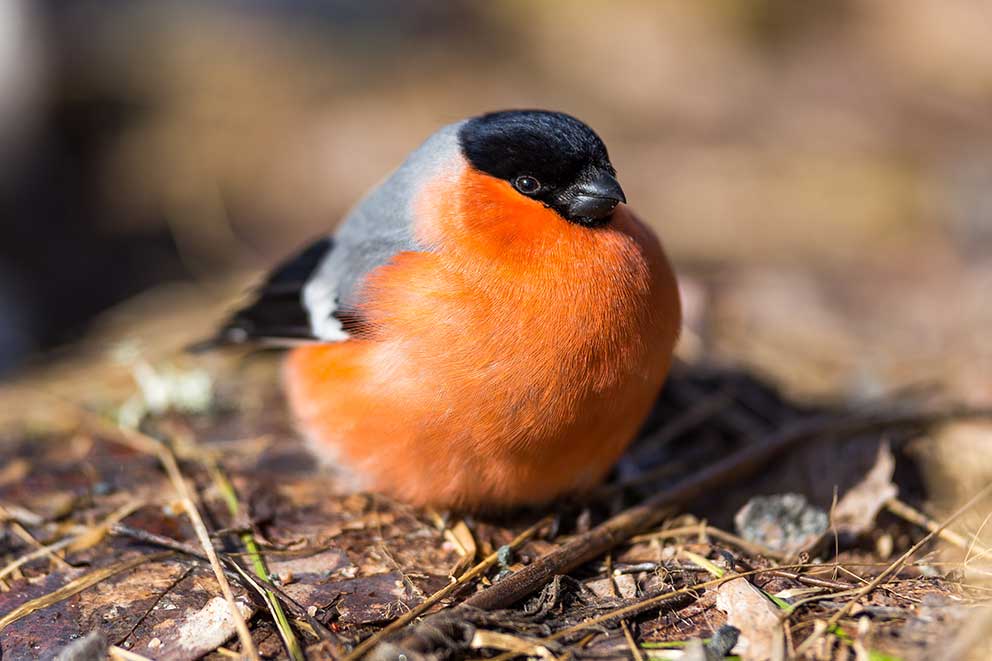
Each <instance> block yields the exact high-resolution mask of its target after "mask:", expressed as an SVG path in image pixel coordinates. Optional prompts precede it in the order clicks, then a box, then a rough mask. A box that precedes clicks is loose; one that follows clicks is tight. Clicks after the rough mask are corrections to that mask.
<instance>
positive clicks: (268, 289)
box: [191, 237, 334, 351]
mask: <svg viewBox="0 0 992 661" xmlns="http://www.w3.org/2000/svg"><path fill="white" fill-rule="evenodd" d="M333 248H334V240H333V239H332V238H331V237H324V238H322V239H320V240H319V241H316V242H315V243H313V244H311V245H309V246H308V247H307V248H306V249H305V250H303V251H302V252H300V253H298V254H297V255H296V256H294V257H291V258H290V259H288V260H286V261H284V262H282V263H281V264H279V265H278V266H277V267H276V268H275V269H273V271H272V272H271V273H270V274H269V275H268V277H267V278H266V279H265V281H264V282H263V283H262V284H261V285H260V286H259V287H258V288H257V289H255V291H254V298H253V300H252V302H251V303H250V304H249V305H247V306H246V307H243V308H241V309H240V310H238V311H237V312H235V313H234V314H233V315H231V317H230V318H229V319H228V320H227V321H226V322H225V323H224V324H223V325H222V326H221V328H220V330H219V331H218V332H217V335H215V336H214V337H212V338H210V339H208V340H206V341H204V342H200V343H198V344H196V345H194V346H193V347H191V350H193V351H203V350H207V349H213V348H217V347H222V346H227V345H231V344H244V343H246V342H260V341H261V342H267V343H270V344H293V343H298V342H307V341H310V342H313V341H316V340H317V338H316V337H315V336H314V334H313V329H312V328H311V327H310V316H309V314H308V312H307V309H306V308H305V307H304V305H303V287H304V286H305V285H306V284H307V281H308V280H309V279H310V276H311V275H313V273H314V271H315V270H316V269H317V267H318V266H319V265H320V263H321V262H322V261H323V259H324V258H325V257H326V256H327V254H328V253H329V252H330V251H331V250H332V249H333Z"/></svg>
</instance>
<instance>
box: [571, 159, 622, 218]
mask: <svg viewBox="0 0 992 661" xmlns="http://www.w3.org/2000/svg"><path fill="white" fill-rule="evenodd" d="M570 192H571V194H572V195H571V198H570V199H569V201H568V215H569V217H570V218H573V219H576V220H591V221H597V220H601V219H603V218H606V217H607V216H609V215H610V213H612V212H613V210H614V209H615V208H616V206H617V205H618V204H620V203H621V202H626V201H627V198H626V196H624V194H623V189H622V188H620V183H619V182H618V181H617V179H616V177H614V176H613V175H612V174H610V173H609V172H607V171H605V170H596V171H595V173H594V174H593V176H592V177H590V178H588V179H586V180H584V181H581V182H579V183H578V184H576V185H575V186H573V187H572V190H571V191H570Z"/></svg>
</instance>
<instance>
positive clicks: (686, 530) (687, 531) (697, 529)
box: [629, 522, 788, 560]
mask: <svg viewBox="0 0 992 661" xmlns="http://www.w3.org/2000/svg"><path fill="white" fill-rule="evenodd" d="M687 535H702V536H705V537H712V538H714V539H718V540H720V541H721V542H726V543H727V544H731V545H733V546H736V547H737V548H739V549H741V550H742V551H747V552H748V553H750V554H752V555H763V556H765V557H767V558H771V559H773V560H785V559H786V558H787V557H788V554H786V553H781V552H779V551H775V550H773V549H770V548H768V547H767V546H762V545H760V544H754V543H752V542H749V541H747V540H746V539H744V538H743V537H738V536H737V535H735V534H733V533H729V532H727V531H726V530H721V529H720V528H714V527H713V526H711V525H709V524H708V523H706V522H700V523H698V524H696V525H692V526H681V527H678V528H666V529H662V530H658V531H657V532H649V533H644V534H643V535H634V536H633V537H631V538H630V540H629V541H631V542H649V541H652V540H656V539H657V540H661V539H669V538H672V537H684V536H687Z"/></svg>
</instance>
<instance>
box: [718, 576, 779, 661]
mask: <svg viewBox="0 0 992 661" xmlns="http://www.w3.org/2000/svg"><path fill="white" fill-rule="evenodd" d="M716 607H717V608H719V609H720V610H722V611H723V612H724V613H726V614H727V624H729V625H731V626H733V627H737V628H738V629H739V630H740V632H741V634H740V638H739V639H738V640H737V645H736V646H734V650H733V651H734V652H735V653H736V654H738V655H740V657H741V658H742V659H743V660H744V661H752V660H753V661H761V660H763V659H771V658H774V657H775V651H776V648H777V647H779V646H780V645H781V640H782V638H781V634H782V623H781V621H780V620H779V610H778V608H776V607H775V605H774V604H773V603H772V602H771V600H769V599H768V597H766V596H765V595H764V593H762V592H761V590H759V589H758V588H756V587H754V586H753V585H751V584H750V583H749V582H748V581H747V579H744V578H736V579H734V580H732V581H728V582H726V583H724V584H723V585H721V586H720V588H719V589H718V590H717V597H716Z"/></svg>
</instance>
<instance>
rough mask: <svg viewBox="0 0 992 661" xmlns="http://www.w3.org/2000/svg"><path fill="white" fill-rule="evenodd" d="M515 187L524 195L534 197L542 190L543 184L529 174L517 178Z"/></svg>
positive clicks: (514, 183)
mask: <svg viewBox="0 0 992 661" xmlns="http://www.w3.org/2000/svg"><path fill="white" fill-rule="evenodd" d="M513 185H514V186H515V187H516V189H517V190H518V191H520V192H521V193H523V194H524V195H533V194H534V193H536V192H537V191H539V190H541V182H540V181H538V180H537V179H535V178H534V177H532V176H530V175H528V174H525V175H521V176H519V177H517V178H516V180H515V181H514V182H513Z"/></svg>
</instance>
